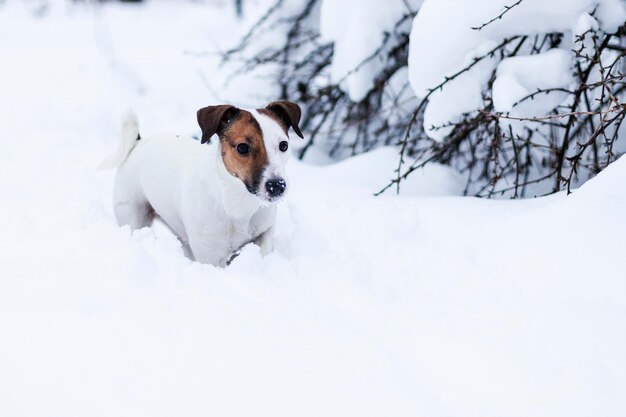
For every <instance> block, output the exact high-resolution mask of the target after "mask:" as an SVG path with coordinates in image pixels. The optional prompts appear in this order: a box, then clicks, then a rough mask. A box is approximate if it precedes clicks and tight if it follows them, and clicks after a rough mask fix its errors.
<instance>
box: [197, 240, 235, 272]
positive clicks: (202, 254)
mask: <svg viewBox="0 0 626 417" xmlns="http://www.w3.org/2000/svg"><path fill="white" fill-rule="evenodd" d="M189 246H190V247H191V252H192V253H193V257H194V258H195V260H196V261H197V262H200V263H203V264H211V265H215V266H220V267H222V268H223V267H225V266H226V265H227V261H228V258H229V255H230V254H229V253H228V250H226V248H224V247H223V246H222V245H212V244H208V243H207V240H206V239H202V238H198V239H193V238H191V239H190V240H189Z"/></svg>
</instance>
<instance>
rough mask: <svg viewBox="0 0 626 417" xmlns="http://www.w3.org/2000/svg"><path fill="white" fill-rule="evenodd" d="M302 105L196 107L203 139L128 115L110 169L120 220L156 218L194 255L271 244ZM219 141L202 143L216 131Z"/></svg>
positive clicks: (222, 260)
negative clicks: (151, 132) (142, 126)
mask: <svg viewBox="0 0 626 417" xmlns="http://www.w3.org/2000/svg"><path fill="white" fill-rule="evenodd" d="M299 121H300V107H299V106H298V105H297V104H295V103H292V102H288V101H278V102H274V103H270V104H269V105H268V106H267V107H266V108H264V109H258V110H243V109H238V108H236V107H234V106H230V105H221V106H209V107H205V108H202V109H200V110H198V123H199V124H200V128H201V129H202V140H201V141H197V140H193V139H191V138H183V137H179V136H178V135H158V136H154V137H149V138H143V137H140V136H139V128H138V124H137V118H136V116H135V115H134V114H131V115H129V116H127V117H126V119H125V120H124V124H123V127H122V143H121V146H120V148H119V150H118V152H117V153H116V154H114V155H112V156H111V157H110V158H109V159H107V160H106V161H105V162H104V163H103V166H104V167H118V169H117V175H116V178H115V190H114V195H113V200H114V202H113V204H114V209H115V216H116V218H117V222H118V224H120V225H130V227H131V228H132V229H138V228H142V227H146V226H149V225H150V224H151V223H152V221H153V220H154V218H155V217H156V216H158V217H160V218H161V219H162V220H163V222H164V223H165V224H167V225H168V226H169V228H170V229H171V230H172V231H173V232H174V233H175V234H176V235H177V236H178V238H179V239H180V241H181V242H182V244H183V248H184V249H185V253H186V255H187V256H188V257H190V258H192V259H195V260H197V261H199V262H202V263H209V264H213V265H219V266H225V265H226V264H227V263H228V262H229V260H230V259H231V257H232V256H233V254H235V253H236V252H237V251H238V250H239V249H240V248H241V247H242V246H244V245H246V244H247V243H249V242H255V243H257V244H258V245H259V246H260V247H261V252H262V253H263V254H267V253H269V252H270V251H271V250H272V241H273V226H274V223H275V219H276V206H275V204H272V203H274V202H275V201H277V200H279V199H280V198H281V197H282V196H283V195H284V193H285V191H286V189H287V181H286V179H285V164H286V162H287V159H288V154H289V153H288V152H287V149H288V147H289V135H288V134H287V131H288V130H289V128H292V129H293V130H294V132H295V133H296V134H297V135H298V136H300V137H302V132H300V128H299V127H298V123H299ZM216 133H217V135H218V136H219V140H218V141H217V143H216V144H211V145H206V146H203V144H205V143H206V142H208V141H209V139H210V138H211V136H213V135H214V134H216Z"/></svg>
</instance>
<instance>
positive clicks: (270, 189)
mask: <svg viewBox="0 0 626 417" xmlns="http://www.w3.org/2000/svg"><path fill="white" fill-rule="evenodd" d="M286 188H287V183H286V182H285V180H284V179H282V178H279V179H275V180H269V181H267V182H266V183H265V189H266V190H267V193H268V195H269V196H270V197H271V198H277V197H280V196H281V195H283V193H284V192H285V189H286Z"/></svg>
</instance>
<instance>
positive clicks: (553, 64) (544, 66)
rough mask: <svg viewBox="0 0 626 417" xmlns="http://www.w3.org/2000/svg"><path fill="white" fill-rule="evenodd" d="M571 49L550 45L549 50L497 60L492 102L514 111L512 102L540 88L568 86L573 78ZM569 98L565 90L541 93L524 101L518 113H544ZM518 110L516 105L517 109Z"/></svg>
mask: <svg viewBox="0 0 626 417" xmlns="http://www.w3.org/2000/svg"><path fill="white" fill-rule="evenodd" d="M570 65H571V57H570V51H566V50H563V49H558V48H555V49H551V50H549V51H547V52H544V53H541V54H536V55H527V56H516V57H511V58H505V59H503V60H502V61H501V62H500V64H498V69H497V72H496V80H495V81H494V83H493V105H494V107H495V109H496V111H499V112H511V111H512V110H513V106H514V105H515V104H517V103H518V102H520V101H521V100H522V99H524V98H525V97H527V96H528V95H530V94H532V93H534V92H536V91H537V90H539V89H541V90H547V89H554V88H563V89H567V87H568V86H569V85H570V84H571V83H573V82H574V79H573V77H572V75H571V73H570ZM566 98H567V94H566V93H558V92H554V93H552V94H549V95H546V94H544V95H542V96H541V95H540V96H539V97H536V99H534V100H528V102H527V103H526V102H525V103H523V104H522V109H523V110H522V109H519V112H517V111H516V112H515V114H516V115H518V116H528V117H533V116H541V115H544V114H547V113H548V112H550V110H552V109H554V108H555V107H556V106H558V105H559V104H561V103H562V102H563V101H565V99H566ZM516 110H517V109H516Z"/></svg>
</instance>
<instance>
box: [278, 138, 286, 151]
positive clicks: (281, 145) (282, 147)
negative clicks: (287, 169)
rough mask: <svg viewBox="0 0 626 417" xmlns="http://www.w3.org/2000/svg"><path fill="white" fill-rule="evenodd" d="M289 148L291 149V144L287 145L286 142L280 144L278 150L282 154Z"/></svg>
mask: <svg viewBox="0 0 626 417" xmlns="http://www.w3.org/2000/svg"><path fill="white" fill-rule="evenodd" d="M288 148H289V143H287V141H286V140H284V141H282V142H280V143H279V144H278V149H280V151H281V152H285V151H286V150H287V149H288Z"/></svg>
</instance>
